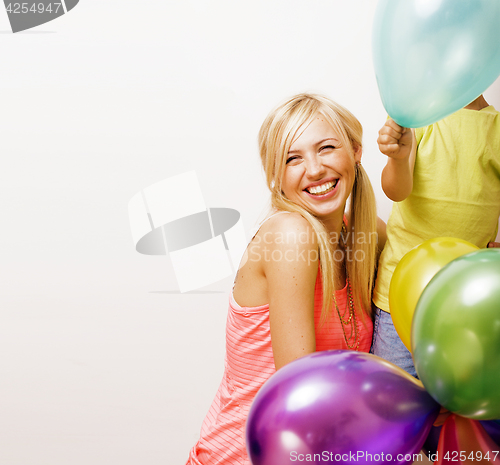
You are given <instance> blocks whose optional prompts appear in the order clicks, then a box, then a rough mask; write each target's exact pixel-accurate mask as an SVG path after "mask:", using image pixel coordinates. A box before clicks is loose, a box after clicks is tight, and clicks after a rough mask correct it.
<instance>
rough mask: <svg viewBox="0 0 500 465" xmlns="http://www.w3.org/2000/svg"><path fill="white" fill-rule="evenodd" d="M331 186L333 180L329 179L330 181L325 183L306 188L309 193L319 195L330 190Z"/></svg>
mask: <svg viewBox="0 0 500 465" xmlns="http://www.w3.org/2000/svg"><path fill="white" fill-rule="evenodd" d="M335 184H336V182H335ZM333 186H334V182H333V181H330V182H325V184H321V185H320V186H314V187H309V189H307V190H308V191H309V193H311V194H316V195H319V194H324V193H325V192H326V191H328V190H330V189H331V188H332V187H333Z"/></svg>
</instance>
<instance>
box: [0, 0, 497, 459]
mask: <svg viewBox="0 0 500 465" xmlns="http://www.w3.org/2000/svg"><path fill="white" fill-rule="evenodd" d="M375 3H376V2H375V1H373V0H350V1H345V0H329V1H324V0H252V1H247V0H238V1H235V0H182V1H181V0H178V1H171V0H170V1H165V0H150V1H148V2H145V1H131V0H98V1H92V0H81V2H80V4H78V5H77V6H76V7H75V9H73V10H72V11H70V12H69V13H68V14H67V15H64V16H63V17H61V18H58V19H57V20H55V21H53V22H51V23H47V24H45V25H42V26H40V27H38V28H36V29H34V30H31V31H27V32H25V33H19V34H12V33H11V32H9V31H10V27H9V23H8V19H7V14H6V13H5V11H3V10H2V11H0V32H1V33H0V41H1V45H0V50H1V55H0V156H1V160H2V165H1V170H0V218H1V230H0V239H1V240H0V260H1V275H0V318H1V320H0V465H90V464H92V465H101V464H116V465H132V464H141V465H143V464H148V465H160V464H183V463H184V462H185V460H186V458H187V455H188V451H189V449H190V447H191V446H192V445H193V444H194V443H195V441H196V439H197V437H198V434H199V430H200V426H201V422H202V420H203V417H204V415H205V413H206V411H207V410H208V407H209V404H210V402H211V400H212V397H213V395H214V394H215V392H216V390H217V386H218V383H219V381H220V378H221V375H222V369H223V354H224V325H225V317H226V311H227V293H228V291H229V289H230V287H231V282H232V278H231V277H229V278H227V279H226V280H224V281H221V282H219V283H216V284H213V285H211V286H209V287H207V288H205V289H201V290H199V291H196V292H192V293H189V294H180V293H179V292H178V287H177V283H176V281H175V275H174V272H173V269H172V265H171V263H170V262H169V260H168V258H165V257H158V256H145V255H140V254H138V253H137V252H135V250H134V244H133V242H132V238H131V234H130V230H129V224H128V215H127V204H128V201H129V199H130V198H131V197H132V196H133V195H134V194H135V193H136V192H138V191H140V190H141V189H143V188H144V187H147V186H149V185H151V184H152V183H154V182H157V181H160V180H162V179H165V178H167V177H169V176H172V175H175V174H179V173H182V172H185V171H189V170H196V172H197V174H198V178H199V180H200V184H201V188H202V190H203V193H204V195H205V200H206V202H207V205H208V206H210V207H228V208H235V209H237V210H239V211H240V212H241V214H242V217H243V221H244V224H245V229H246V230H247V231H248V230H249V229H250V228H251V227H252V226H253V225H254V224H255V222H256V221H257V219H258V217H259V215H261V213H262V212H263V211H264V209H265V207H266V205H267V198H268V196H267V192H266V188H265V184H264V181H263V176H262V173H261V169H260V165H259V158H258V153H257V144H256V137H257V132H258V129H259V126H260V124H261V122H262V121H263V119H264V117H265V115H266V114H267V113H268V112H269V110H271V108H273V107H274V106H275V105H276V104H278V103H279V102H281V101H283V100H284V99H285V98H287V97H289V96H291V95H293V94H295V93H298V92H301V91H314V92H320V93H324V94H326V95H328V96H330V97H332V98H333V99H334V100H337V101H338V102H340V103H342V104H343V105H345V106H346V107H348V108H349V109H350V110H351V111H352V112H353V113H354V114H355V115H356V116H357V117H358V118H359V119H360V121H361V122H362V124H363V126H364V128H365V137H364V142H365V145H364V157H363V164H364V166H365V167H366V169H367V171H368V173H369V175H370V177H371V179H372V182H373V184H374V187H375V189H376V193H377V199H378V204H379V210H380V215H381V216H382V217H383V218H384V219H387V217H388V214H389V210H390V202H389V201H388V200H387V199H386V198H385V197H384V196H383V194H382V193H381V189H380V172H381V169H382V167H383V165H384V163H385V159H384V157H383V156H382V155H380V154H379V153H378V150H377V148H376V142H375V141H376V137H377V131H378V129H379V127H380V126H381V125H382V124H383V123H384V121H385V111H384V109H383V107H382V105H381V101H380V97H379V95H378V90H377V86H376V82H375V76H374V72H373V69H372V63H371V43H370V42H371V41H370V37H371V23H372V17H373V13H374V8H375ZM0 9H1V8H0ZM499 89H500V83H499V81H498V80H497V83H496V84H495V85H494V86H493V88H492V89H490V90H489V92H487V93H486V97H487V99H488V100H489V101H490V103H493V104H495V105H496V107H497V108H500V90H499ZM188 190H189V186H186V191H188ZM182 195H183V193H182V192H179V198H182Z"/></svg>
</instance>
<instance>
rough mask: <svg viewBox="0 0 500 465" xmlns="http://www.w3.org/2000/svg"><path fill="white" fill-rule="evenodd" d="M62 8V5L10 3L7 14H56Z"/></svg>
mask: <svg viewBox="0 0 500 465" xmlns="http://www.w3.org/2000/svg"><path fill="white" fill-rule="evenodd" d="M59 8H62V3H47V4H44V3H36V2H33V3H32V2H29V3H28V2H25V3H9V4H7V13H20V14H23V13H24V14H26V13H55V14H57V12H58V11H59Z"/></svg>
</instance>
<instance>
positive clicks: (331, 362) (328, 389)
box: [246, 350, 439, 465]
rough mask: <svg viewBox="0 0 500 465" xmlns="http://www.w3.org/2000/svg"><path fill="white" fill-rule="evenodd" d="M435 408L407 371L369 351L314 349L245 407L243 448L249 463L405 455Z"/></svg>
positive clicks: (420, 438) (416, 447) (399, 458)
mask: <svg viewBox="0 0 500 465" xmlns="http://www.w3.org/2000/svg"><path fill="white" fill-rule="evenodd" d="M438 412H439V405H438V404H437V403H436V402H435V401H434V400H433V399H432V397H431V396H430V395H429V394H427V392H426V391H425V389H424V388H423V387H421V386H420V385H419V384H418V382H417V381H416V380H415V379H414V378H412V377H411V376H410V375H408V374H406V373H405V372H403V371H402V370H401V369H400V368H398V367H396V366H394V365H392V364H391V363H389V362H386V361H385V360H383V359H381V358H379V357H376V356H375V355H371V354H367V353H361V352H353V351H348V350H331V351H324V352H316V353H314V354H311V355H307V356H305V357H302V358H300V359H298V360H295V361H294V362H292V363H290V364H288V365H286V366H284V367H283V368H281V369H280V370H279V371H277V372H276V373H275V374H274V375H273V376H271V378H269V380H268V381H267V382H266V383H265V384H264V385H263V386H262V388H261V389H260V391H259V392H258V394H257V396H256V397H255V399H254V401H253V404H252V407H251V408H250V413H249V415H248V420H247V426H246V443H247V451H248V455H249V457H250V460H251V461H252V464H253V465H280V464H285V463H290V462H294V461H296V462H305V463H308V462H309V463H311V462H313V463H315V461H316V462H317V463H318V462H320V463H330V462H331V463H334V462H342V463H351V462H352V463H356V464H358V465H359V464H363V463H367V464H368V463H369V464H371V465H373V463H374V462H378V463H380V462H390V463H391V464H392V465H395V464H403V463H408V462H412V461H413V457H411V455H413V454H415V453H418V452H420V450H421V447H422V445H423V443H424V441H425V438H426V437H427V435H428V433H429V430H430V428H431V426H432V423H433V422H434V420H435V419H436V417H437V414H438ZM405 456H406V457H405Z"/></svg>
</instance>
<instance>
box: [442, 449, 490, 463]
mask: <svg viewBox="0 0 500 465" xmlns="http://www.w3.org/2000/svg"><path fill="white" fill-rule="evenodd" d="M459 454H460V455H459ZM497 455H498V451H497V450H492V451H491V454H490V451H488V452H486V453H483V452H481V451H476V452H475V453H474V452H470V453H469V454H468V455H467V454H466V452H464V451H461V452H458V451H456V450H454V451H451V452H450V451H447V452H446V453H445V454H444V459H445V460H450V461H452V462H464V461H465V460H477V461H478V462H480V461H482V460H489V461H491V462H494V461H495V460H496V458H497Z"/></svg>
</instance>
